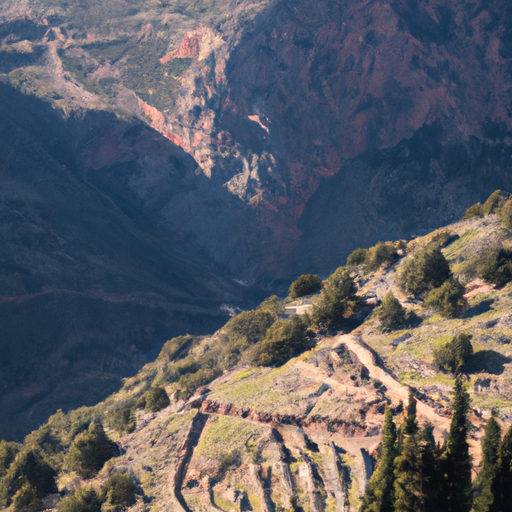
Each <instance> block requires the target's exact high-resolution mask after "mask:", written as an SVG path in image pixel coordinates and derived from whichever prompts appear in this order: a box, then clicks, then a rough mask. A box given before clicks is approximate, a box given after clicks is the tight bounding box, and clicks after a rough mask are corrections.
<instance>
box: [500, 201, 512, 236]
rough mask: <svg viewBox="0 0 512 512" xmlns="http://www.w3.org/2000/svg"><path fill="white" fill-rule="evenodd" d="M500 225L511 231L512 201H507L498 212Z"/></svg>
mask: <svg viewBox="0 0 512 512" xmlns="http://www.w3.org/2000/svg"><path fill="white" fill-rule="evenodd" d="M499 215H500V218H501V223H502V225H503V226H505V227H506V228H508V229H512V199H509V200H508V201H507V202H506V203H505V204H504V205H503V208H502V209H501V210H500V213H499Z"/></svg>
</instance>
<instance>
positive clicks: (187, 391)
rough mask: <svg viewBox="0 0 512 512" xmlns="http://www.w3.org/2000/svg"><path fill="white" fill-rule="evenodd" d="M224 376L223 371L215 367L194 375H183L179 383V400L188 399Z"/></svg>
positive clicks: (198, 371)
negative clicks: (197, 390) (201, 388)
mask: <svg viewBox="0 0 512 512" xmlns="http://www.w3.org/2000/svg"><path fill="white" fill-rule="evenodd" d="M221 375H222V369H221V368H219V367H217V366H213V367H212V368H201V369H199V370H197V371H196V372H194V373H187V374H186V375H183V376H182V377H181V378H180V380H179V381H178V388H179V391H178V395H177V396H178V398H180V399H182V398H188V397H189V396H191V395H192V394H193V393H194V391H196V389H198V388H200V387H201V386H205V385H206V384H208V383H210V382H211V381H212V380H215V379H216V378H217V377H220V376H221Z"/></svg>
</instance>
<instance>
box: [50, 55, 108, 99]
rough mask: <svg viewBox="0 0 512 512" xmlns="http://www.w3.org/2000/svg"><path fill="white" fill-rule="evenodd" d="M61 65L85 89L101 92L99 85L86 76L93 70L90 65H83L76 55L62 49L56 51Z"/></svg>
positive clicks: (96, 92) (94, 92) (95, 92)
mask: <svg viewBox="0 0 512 512" xmlns="http://www.w3.org/2000/svg"><path fill="white" fill-rule="evenodd" d="M58 54H59V57H60V60H61V62H62V67H63V68H64V70H65V71H67V72H68V73H69V74H70V75H71V76H72V77H73V78H74V79H75V80H76V81H77V82H80V83H81V84H82V85H83V86H84V88H85V89H87V90H88V91H89V92H92V93H93V94H101V92H102V91H101V87H100V86H99V85H98V83H97V82H95V81H94V80H91V79H90V78H87V74H88V73H91V72H93V71H95V69H94V68H92V67H84V64H82V61H81V60H80V59H78V58H76V57H72V56H71V55H69V54H68V53H66V52H65V51H64V50H62V49H61V50H59V51H58Z"/></svg>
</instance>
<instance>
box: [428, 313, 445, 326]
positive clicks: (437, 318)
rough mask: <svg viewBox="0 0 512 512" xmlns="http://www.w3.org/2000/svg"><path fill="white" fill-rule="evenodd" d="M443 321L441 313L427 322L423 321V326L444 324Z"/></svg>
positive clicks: (429, 318)
mask: <svg viewBox="0 0 512 512" xmlns="http://www.w3.org/2000/svg"><path fill="white" fill-rule="evenodd" d="M443 320H444V318H443V316H442V315H441V314H439V313H436V314H435V315H432V316H430V317H428V318H425V320H423V325H434V324H438V323H439V322H442V321H443Z"/></svg>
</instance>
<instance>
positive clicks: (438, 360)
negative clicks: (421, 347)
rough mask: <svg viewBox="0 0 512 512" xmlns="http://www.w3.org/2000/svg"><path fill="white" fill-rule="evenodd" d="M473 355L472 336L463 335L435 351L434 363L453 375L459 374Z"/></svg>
mask: <svg viewBox="0 0 512 512" xmlns="http://www.w3.org/2000/svg"><path fill="white" fill-rule="evenodd" d="M472 355H473V345H472V344H471V335H470V334H466V333H461V334H459V335H458V336H455V337H454V338H452V340H451V341H449V342H448V343H446V344H445V345H444V346H442V347H439V348H437V349H435V350H434V363H435V364H437V365H438V366H440V367H441V368H444V369H445V370H446V371H449V372H452V373H459V372H460V371H462V370H463V368H464V366H465V365H466V364H467V363H468V362H469V360H470V358H471V356H472Z"/></svg>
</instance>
